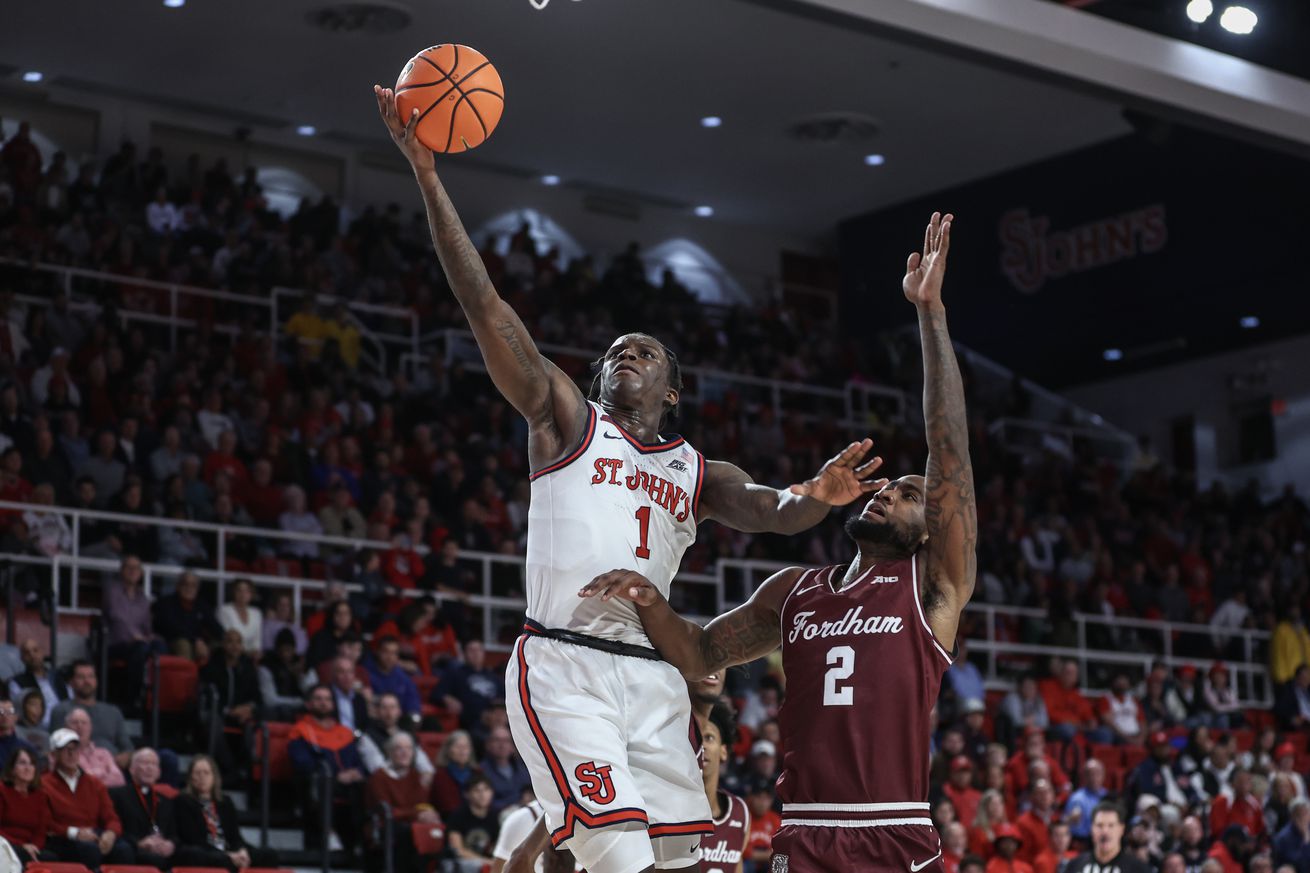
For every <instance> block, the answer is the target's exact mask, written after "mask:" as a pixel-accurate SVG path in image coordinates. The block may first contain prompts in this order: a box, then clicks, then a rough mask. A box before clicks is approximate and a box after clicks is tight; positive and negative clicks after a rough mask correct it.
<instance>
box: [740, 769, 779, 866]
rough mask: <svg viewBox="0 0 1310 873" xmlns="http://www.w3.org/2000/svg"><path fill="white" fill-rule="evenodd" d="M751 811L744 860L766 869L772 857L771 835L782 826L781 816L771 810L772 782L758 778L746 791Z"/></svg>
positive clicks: (747, 803)
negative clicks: (749, 830)
mask: <svg viewBox="0 0 1310 873" xmlns="http://www.w3.org/2000/svg"><path fill="white" fill-rule="evenodd" d="M746 805H747V806H748V807H750V811H751V832H750V836H749V837H747V838H746V860H748V861H750V862H751V863H752V864H754V865H755V869H757V870H765V869H768V865H769V859H770V858H772V857H773V835H774V834H776V833H777V832H778V829H779V828H781V827H782V818H781V817H779V815H778V814H777V813H776V812H774V811H773V783H771V782H769V781H768V780H767V779H758V780H756V781H755V782H753V783H751V786H750V790H748V791H747V792H746Z"/></svg>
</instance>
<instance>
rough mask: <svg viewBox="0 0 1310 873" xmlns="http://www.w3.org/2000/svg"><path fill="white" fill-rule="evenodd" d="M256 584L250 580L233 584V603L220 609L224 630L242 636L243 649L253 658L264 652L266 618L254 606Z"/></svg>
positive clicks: (219, 619) (219, 620)
mask: <svg viewBox="0 0 1310 873" xmlns="http://www.w3.org/2000/svg"><path fill="white" fill-rule="evenodd" d="M254 601H255V584H254V583H253V582H251V581H250V580H249V579H238V580H236V581H235V582H233V583H232V602H231V603H224V604H223V605H222V606H220V607H219V608H218V623H219V625H221V626H222V628H223V630H225V631H229V630H234V631H236V632H237V633H239V634H241V648H242V650H244V651H245V653H246V654H247V655H250V656H251V657H252V658H258V657H259V656H260V654H261V653H262V652H263V651H264V616H263V614H261V613H260V611H259V607H257V606H255V605H254Z"/></svg>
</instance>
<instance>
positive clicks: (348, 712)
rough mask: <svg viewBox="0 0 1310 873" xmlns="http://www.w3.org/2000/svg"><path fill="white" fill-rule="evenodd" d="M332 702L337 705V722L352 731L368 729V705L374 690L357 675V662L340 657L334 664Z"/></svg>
mask: <svg viewBox="0 0 1310 873" xmlns="http://www.w3.org/2000/svg"><path fill="white" fill-rule="evenodd" d="M331 690H332V700H333V702H334V703H335V704H336V709H337V721H339V722H341V723H342V724H343V725H345V726H346V727H348V728H350V729H351V730H352V731H363V730H364V729H365V728H367V727H368V704H369V698H370V697H372V690H371V689H370V688H369V686H368V684H367V683H365V682H361V681H360V680H359V677H358V676H357V675H356V673H355V662H354V661H352V660H350V659H349V658H343V657H338V658H337V659H336V660H335V661H334V662H333V663H332V683H331Z"/></svg>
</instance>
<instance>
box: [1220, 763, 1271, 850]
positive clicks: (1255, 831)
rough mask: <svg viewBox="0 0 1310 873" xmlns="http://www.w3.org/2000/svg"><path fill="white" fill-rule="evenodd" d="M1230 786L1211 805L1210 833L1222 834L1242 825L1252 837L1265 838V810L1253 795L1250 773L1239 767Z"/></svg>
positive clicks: (1230, 781)
mask: <svg viewBox="0 0 1310 873" xmlns="http://www.w3.org/2000/svg"><path fill="white" fill-rule="evenodd" d="M1228 784H1229V788H1228V790H1227V791H1222V792H1220V794H1219V796H1218V797H1216V798H1215V799H1214V802H1213V803H1212V804H1211V805H1210V833H1212V834H1222V833H1224V832H1225V831H1226V830H1227V829H1228V827H1229V826H1230V825H1242V826H1243V827H1244V828H1245V829H1246V831H1247V833H1248V834H1250V835H1251V836H1253V837H1255V838H1257V839H1258V838H1261V837H1263V836H1264V833H1265V817H1264V810H1263V808H1262V807H1261V804H1260V800H1259V798H1257V797H1256V796H1255V795H1254V794H1252V793H1251V773H1250V771H1249V770H1247V769H1246V768H1245V767H1237V768H1236V769H1234V770H1233V775H1232V776H1231V777H1230V778H1229V783H1228Z"/></svg>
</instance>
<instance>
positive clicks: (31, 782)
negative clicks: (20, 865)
mask: <svg viewBox="0 0 1310 873" xmlns="http://www.w3.org/2000/svg"><path fill="white" fill-rule="evenodd" d="M7 704H8V702H7V701H6V705H7ZM49 829H50V804H49V803H47V802H46V798H45V793H44V792H43V791H42V790H41V780H40V779H38V778H37V770H36V756H34V755H33V754H32V753H31V752H29V751H28V750H27V749H24V748H22V747H19V748H16V749H14V752H13V754H11V755H10V756H9V761H8V762H7V763H6V765H5V772H4V781H3V782H2V783H0V837H4V838H5V839H6V840H8V841H9V844H10V845H11V846H13V848H14V851H15V852H16V853H17V854H18V857H19V860H21V861H23V862H24V863H26V862H27V861H54V860H56V858H55V853H54V852H51V851H49V850H48V849H46V848H45V838H46V833H47V832H48V831H49Z"/></svg>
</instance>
